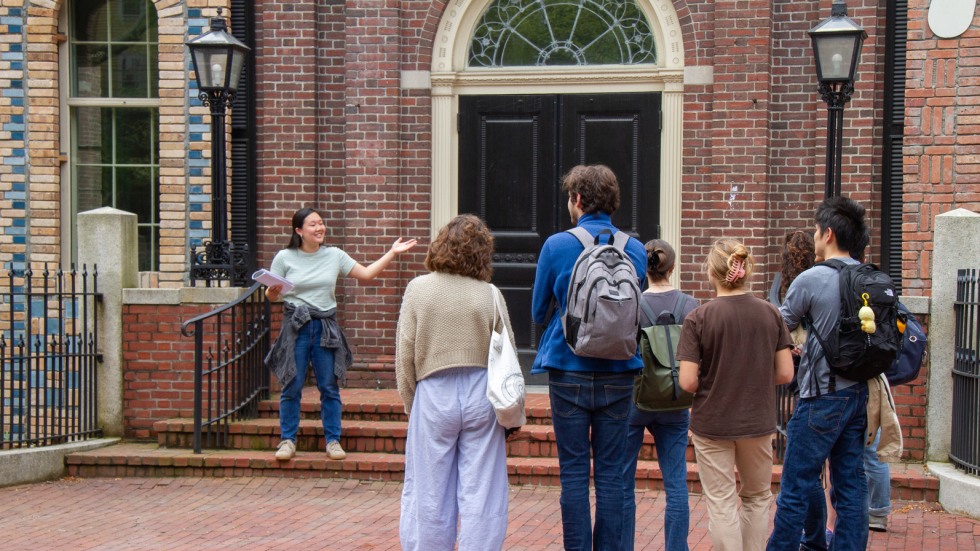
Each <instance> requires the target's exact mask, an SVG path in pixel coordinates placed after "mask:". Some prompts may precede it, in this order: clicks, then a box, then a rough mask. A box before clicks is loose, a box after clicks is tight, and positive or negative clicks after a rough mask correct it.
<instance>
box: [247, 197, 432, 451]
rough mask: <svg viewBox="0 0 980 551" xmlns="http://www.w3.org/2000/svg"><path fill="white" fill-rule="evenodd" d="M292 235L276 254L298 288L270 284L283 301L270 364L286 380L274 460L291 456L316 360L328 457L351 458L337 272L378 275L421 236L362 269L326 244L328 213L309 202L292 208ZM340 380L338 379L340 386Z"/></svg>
mask: <svg viewBox="0 0 980 551" xmlns="http://www.w3.org/2000/svg"><path fill="white" fill-rule="evenodd" d="M292 225H293V234H292V235H291V236H290V240H289V245H288V246H287V248H285V249H283V250H281V251H279V252H278V253H277V254H276V257H275V258H274V259H273V260H272V270H271V271H272V272H273V273H275V274H276V275H278V276H281V277H284V278H286V279H288V280H289V281H290V282H292V283H293V285H295V287H294V288H293V289H292V290H290V291H289V292H288V293H282V292H281V291H282V286H281V285H276V286H273V287H269V288H267V289H266V291H265V296H266V297H268V298H269V300H273V301H276V300H279V299H280V298H282V299H283V302H284V303H285V304H284V307H283V320H282V330H281V332H280V333H279V337H278V338H277V339H276V342H275V343H274V344H273V345H272V350H271V351H270V352H269V355H268V357H267V358H266V364H267V365H268V366H269V368H270V369H272V371H273V372H274V373H275V374H276V378H278V379H279V384H280V385H281V386H282V395H281V396H280V397H279V429H280V431H281V433H282V441H281V442H279V447H278V449H277V450H276V459H278V460H280V461H286V460H289V459H292V457H293V455H295V454H296V431H297V429H298V428H299V404H300V397H301V395H302V391H303V382H304V381H305V380H306V369H307V366H308V365H309V364H310V363H312V364H313V372H314V374H315V375H316V385H317V388H319V389H320V416H321V418H322V421H323V436H324V439H325V440H326V443H327V445H326V449H327V456H328V457H329V458H330V459H343V458H345V457H346V456H347V454H346V453H345V452H344V449H343V448H342V447H341V446H340V414H341V403H340V387H339V384H343V383H344V382H345V380H346V376H347V368H348V367H349V366H350V365H351V364H352V363H353V356H352V355H351V352H350V349H349V348H348V347H347V339H346V337H345V336H344V333H343V332H342V331H341V329H340V326H339V325H338V324H337V317H336V313H337V299H336V297H335V296H334V290H335V289H336V287H337V278H338V277H340V276H350V277H353V278H354V279H357V280H358V281H370V280H372V279H374V278H376V277H377V276H378V275H379V274H381V272H382V271H384V269H385V268H387V267H388V264H390V263H391V261H392V260H393V259H394V258H395V256H396V255H398V254H400V253H403V252H405V251H407V250H409V249H411V248H412V247H414V246H415V240H414V239H409V240H408V241H402V239H401V238H399V239H398V240H397V241H395V243H394V244H393V245H392V246H391V249H390V250H389V251H388V252H387V253H385V255H384V256H382V257H381V258H379V259H378V260H376V261H375V262H374V263H373V264H371V265H370V266H367V267H364V266H362V265H361V264H359V263H357V262H356V261H355V260H354V259H353V258H351V257H350V256H348V254H347V253H345V252H344V251H342V250H341V249H339V248H337V247H325V246H324V245H323V237H324V234H325V233H326V227H325V226H324V225H323V218H321V217H320V215H319V214H317V212H316V211H315V210H313V209H311V208H307V207H304V208H301V209H299V210H298V211H296V213H295V214H293V220H292ZM338 382H339V384H338Z"/></svg>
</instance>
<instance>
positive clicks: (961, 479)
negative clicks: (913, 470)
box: [927, 461, 980, 519]
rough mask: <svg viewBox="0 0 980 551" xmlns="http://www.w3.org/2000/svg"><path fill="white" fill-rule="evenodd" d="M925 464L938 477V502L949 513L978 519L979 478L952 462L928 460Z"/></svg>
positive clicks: (979, 499) (979, 503) (979, 512)
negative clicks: (958, 467)
mask: <svg viewBox="0 0 980 551" xmlns="http://www.w3.org/2000/svg"><path fill="white" fill-rule="evenodd" d="M927 466H928V468H929V471H930V472H931V473H932V474H934V475H936V476H937V477H939V504H940V505H942V506H943V508H944V509H946V510H947V511H949V512H951V513H954V514H957V515H965V516H968V517H970V518H975V519H980V478H978V477H976V476H970V475H968V474H966V473H964V472H963V471H961V470H959V469H957V468H956V467H954V466H953V464H952V463H937V462H933V461H930V462H929V463H928V464H927Z"/></svg>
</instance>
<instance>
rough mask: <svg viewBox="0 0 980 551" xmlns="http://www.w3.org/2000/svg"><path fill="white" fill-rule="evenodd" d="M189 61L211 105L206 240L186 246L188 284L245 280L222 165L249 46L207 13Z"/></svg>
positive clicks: (243, 254)
mask: <svg viewBox="0 0 980 551" xmlns="http://www.w3.org/2000/svg"><path fill="white" fill-rule="evenodd" d="M187 48H188V49H189V50H190V52H191V60H192V61H193V62H194V75H195V77H196V78H197V88H198V90H199V91H200V93H199V95H198V97H199V98H200V99H201V101H202V102H204V104H205V105H207V106H209V107H210V108H211V241H210V242H207V243H205V244H204V251H203V252H199V251H198V250H197V247H192V250H191V278H190V279H191V285H194V282H195V281H196V280H203V281H206V282H208V284H209V285H210V283H211V282H212V281H214V282H217V281H220V280H224V279H227V280H230V281H231V282H232V284H239V283H243V282H244V281H245V270H246V267H247V266H248V245H242V246H241V247H240V248H237V249H236V247H235V244H234V243H232V242H230V241H228V206H227V205H228V197H227V195H228V194H227V188H228V180H227V172H226V170H225V109H227V108H228V107H229V106H231V103H232V102H233V101H234V100H235V93H236V92H237V91H238V81H239V77H241V74H242V68H243V67H244V65H245V56H246V55H247V54H248V51H249V47H248V46H246V45H244V44H242V43H241V42H239V41H238V39H236V38H235V37H234V36H232V35H230V34H228V26H227V25H226V24H225V19H224V18H223V17H221V8H218V16H217V17H212V18H211V30H209V31H208V32H207V33H205V34H202V35H201V36H199V37H197V38H195V39H193V40H191V41H189V42H187Z"/></svg>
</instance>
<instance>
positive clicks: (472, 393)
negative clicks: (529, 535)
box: [399, 367, 509, 551]
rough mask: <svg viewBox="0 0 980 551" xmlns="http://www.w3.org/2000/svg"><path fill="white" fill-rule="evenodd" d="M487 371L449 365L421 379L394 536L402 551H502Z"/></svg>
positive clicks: (498, 450)
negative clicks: (396, 534) (397, 523)
mask: <svg viewBox="0 0 980 551" xmlns="http://www.w3.org/2000/svg"><path fill="white" fill-rule="evenodd" d="M486 392H487V370H486V369H485V368H478V367H462V368H452V369H448V370H446V371H440V372H438V373H436V374H434V375H432V376H430V377H427V378H425V379H423V380H421V381H419V383H418V386H417V387H416V389H415V399H414V401H413V402H412V413H411V415H410V416H409V421H408V439H407V442H406V444H405V484H404V488H403V490H402V502H401V521H400V524H399V533H400V536H401V544H402V549H403V550H406V551H442V550H446V551H452V549H453V547H454V544H455V543H456V539H457V526H458V537H459V551H500V549H502V548H503V544H504V538H505V537H506V535H507V498H508V494H507V492H508V490H509V487H508V483H507V454H506V445H505V442H504V429H503V427H501V426H500V425H499V424H497V418H496V417H495V416H494V412H493V407H492V406H491V405H490V402H489V400H487V396H486Z"/></svg>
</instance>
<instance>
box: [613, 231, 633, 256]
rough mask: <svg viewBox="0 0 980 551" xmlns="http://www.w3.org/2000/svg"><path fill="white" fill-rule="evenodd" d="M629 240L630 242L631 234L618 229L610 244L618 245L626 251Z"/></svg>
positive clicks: (618, 247) (621, 249)
mask: <svg viewBox="0 0 980 551" xmlns="http://www.w3.org/2000/svg"><path fill="white" fill-rule="evenodd" d="M629 242H630V236H629V234H628V233H626V232H621V231H616V234H615V235H613V238H612V240H611V241H610V243H609V244H610V245H612V246H613V247H616V248H617V249H619V250H620V251H621V252H626V244H627V243H629Z"/></svg>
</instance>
